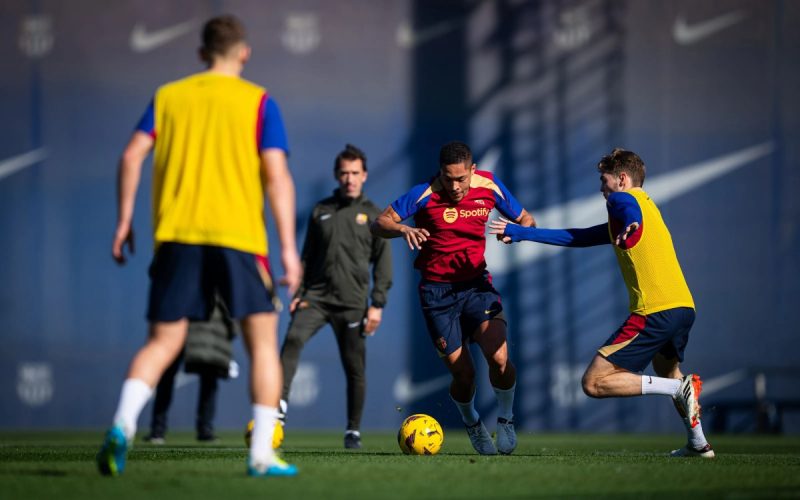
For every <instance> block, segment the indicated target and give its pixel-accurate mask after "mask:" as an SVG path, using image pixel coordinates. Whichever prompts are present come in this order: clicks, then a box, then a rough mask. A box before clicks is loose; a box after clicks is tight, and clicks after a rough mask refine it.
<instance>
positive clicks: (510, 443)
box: [497, 417, 517, 455]
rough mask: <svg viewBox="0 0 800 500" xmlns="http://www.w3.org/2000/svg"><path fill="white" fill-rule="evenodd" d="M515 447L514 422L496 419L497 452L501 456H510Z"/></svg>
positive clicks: (500, 418)
mask: <svg viewBox="0 0 800 500" xmlns="http://www.w3.org/2000/svg"><path fill="white" fill-rule="evenodd" d="M516 447H517V433H516V431H514V422H512V421H511V420H506V419H505V418H502V417H497V451H499V452H500V454H501V455H511V453H513V451H514V449H515V448H516Z"/></svg>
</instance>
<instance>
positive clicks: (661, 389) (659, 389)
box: [642, 375, 681, 396]
mask: <svg viewBox="0 0 800 500" xmlns="http://www.w3.org/2000/svg"><path fill="white" fill-rule="evenodd" d="M680 386H681V380H680V379H677V378H664V377H651V376H650V375H642V395H644V394H662V395H664V396H674V395H675V394H676V393H677V392H678V388H679V387H680Z"/></svg>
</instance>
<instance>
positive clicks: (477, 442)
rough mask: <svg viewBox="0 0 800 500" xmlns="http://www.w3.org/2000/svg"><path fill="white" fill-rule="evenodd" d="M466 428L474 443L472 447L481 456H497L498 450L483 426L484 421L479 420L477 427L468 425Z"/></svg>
mask: <svg viewBox="0 0 800 500" xmlns="http://www.w3.org/2000/svg"><path fill="white" fill-rule="evenodd" d="M466 427H467V434H468V435H469V440H470V442H471V443H472V447H473V448H475V451H477V452H478V453H480V454H481V455H497V448H495V446H494V443H493V442H492V436H490V435H489V431H487V430H486V426H485V425H483V422H482V421H480V420H478V422H477V423H475V425H468V426H466Z"/></svg>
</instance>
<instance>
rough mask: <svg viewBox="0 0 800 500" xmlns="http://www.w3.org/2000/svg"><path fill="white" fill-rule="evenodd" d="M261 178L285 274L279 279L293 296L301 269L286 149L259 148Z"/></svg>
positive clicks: (292, 181) (301, 272)
mask: <svg viewBox="0 0 800 500" xmlns="http://www.w3.org/2000/svg"><path fill="white" fill-rule="evenodd" d="M261 173H262V175H261V178H262V181H263V183H264V192H265V193H266V195H267V199H268V200H269V206H270V209H271V210H272V215H273V217H275V227H276V228H277V230H278V239H280V241H281V264H282V265H283V272H284V276H283V277H282V278H281V279H280V280H279V282H280V283H281V284H282V285H286V287H287V288H288V291H289V296H293V295H294V293H295V292H296V291H297V288H298V287H299V286H300V280H301V278H302V275H303V269H302V266H301V265H300V256H299V254H298V253H297V239H296V236H295V217H296V210H295V190H294V180H293V179H292V174H291V173H290V172H289V165H288V163H287V161H286V152H285V151H283V150H282V149H279V148H267V149H265V150H263V151H261Z"/></svg>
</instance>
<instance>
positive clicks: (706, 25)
mask: <svg viewBox="0 0 800 500" xmlns="http://www.w3.org/2000/svg"><path fill="white" fill-rule="evenodd" d="M745 17H747V16H746V14H745V13H744V11H741V10H737V11H733V12H728V13H727V14H722V15H720V16H716V17H713V18H711V19H707V20H705V21H702V22H698V23H694V24H689V23H687V22H686V18H684V17H683V15H680V16H678V18H677V19H675V24H674V25H673V26H672V38H673V39H674V40H675V42H676V43H678V44H679V45H693V44H695V43H697V42H699V41H701V40H703V39H705V38H708V37H710V36H711V35H713V34H715V33H717V32H719V31H722V30H724V29H725V28H728V27H730V26H733V25H734V24H736V23H738V22H740V21H742V20H743V19H744V18H745Z"/></svg>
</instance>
